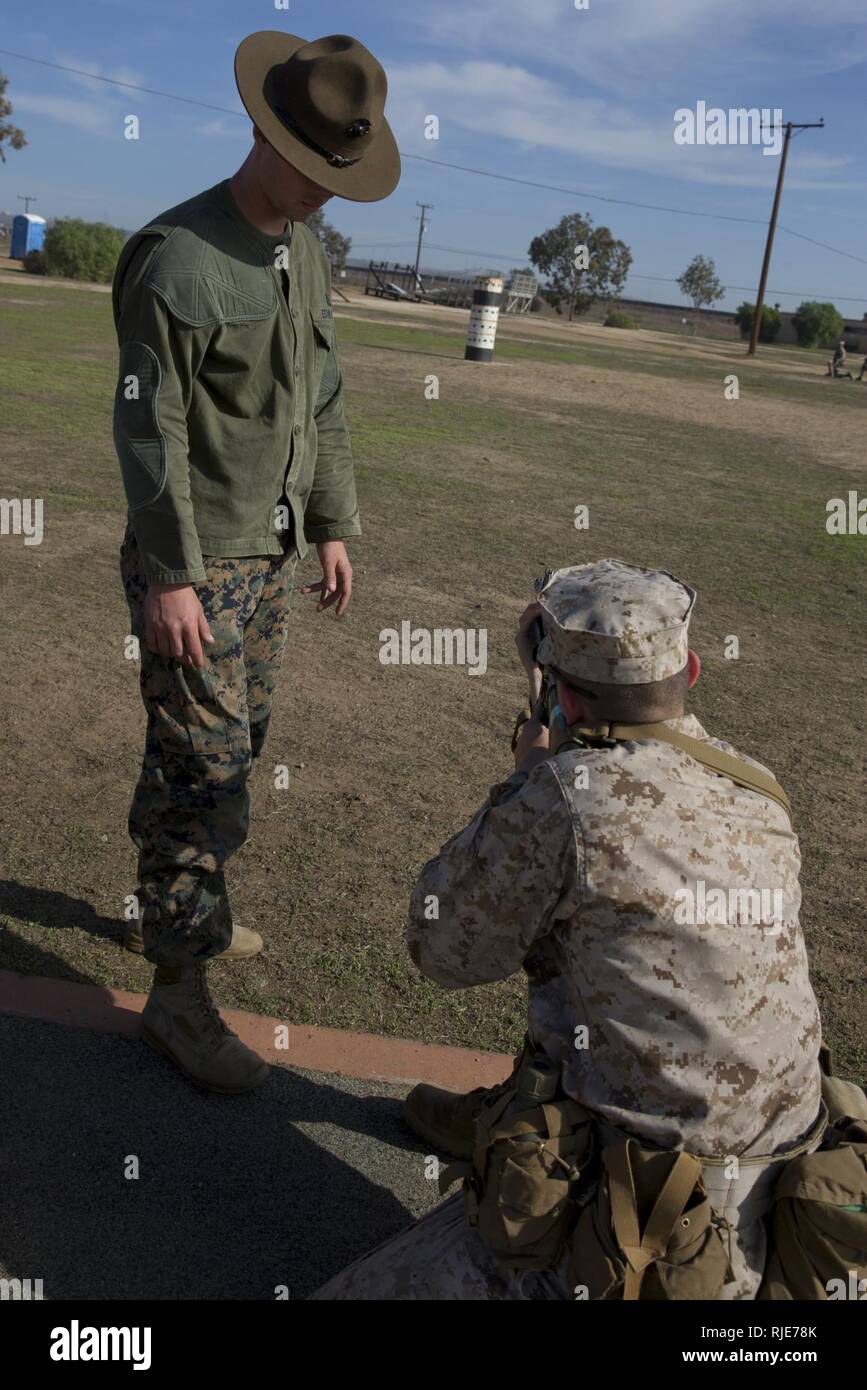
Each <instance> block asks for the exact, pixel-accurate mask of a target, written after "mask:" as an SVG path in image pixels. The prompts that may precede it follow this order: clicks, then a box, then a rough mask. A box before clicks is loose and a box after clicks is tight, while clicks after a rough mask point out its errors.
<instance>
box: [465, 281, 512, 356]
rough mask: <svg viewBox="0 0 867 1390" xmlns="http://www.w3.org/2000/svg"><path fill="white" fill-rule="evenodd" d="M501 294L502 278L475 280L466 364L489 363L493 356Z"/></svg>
mask: <svg viewBox="0 0 867 1390" xmlns="http://www.w3.org/2000/svg"><path fill="white" fill-rule="evenodd" d="M502 293H503V280H502V276H498V275H487V276H484V277H482V278H481V279H479V280H477V281H476V283H475V287H474V289H473V307H472V308H471V310H470V326H469V328H468V329H467V347H466V352H465V353H464V360H465V361H466V362H490V361H491V360H492V358H493V356H494V340H495V338H496V336H497V320H498V319H499V317H500V299H501V297H502Z"/></svg>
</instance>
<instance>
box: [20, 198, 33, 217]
mask: <svg viewBox="0 0 867 1390" xmlns="http://www.w3.org/2000/svg"><path fill="white" fill-rule="evenodd" d="M18 201H19V203H23V204H24V213H25V216H26V215H27V213H28V212H29V211H30V204H31V203H35V202H36V194H35V193H19V194H18Z"/></svg>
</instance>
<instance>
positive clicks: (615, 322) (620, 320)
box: [603, 309, 638, 328]
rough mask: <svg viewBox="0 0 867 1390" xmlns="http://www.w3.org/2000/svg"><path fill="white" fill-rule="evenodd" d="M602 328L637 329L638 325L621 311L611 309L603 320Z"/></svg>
mask: <svg viewBox="0 0 867 1390" xmlns="http://www.w3.org/2000/svg"><path fill="white" fill-rule="evenodd" d="M603 327H604V328H637V327H638V324H637V323H636V322H635V319H632V318H630V317H629V315H628V314H625V313H624V312H623V310H622V309H611V310H610V312H609V313H608V315H607V317H606V319H605V322H604V324H603Z"/></svg>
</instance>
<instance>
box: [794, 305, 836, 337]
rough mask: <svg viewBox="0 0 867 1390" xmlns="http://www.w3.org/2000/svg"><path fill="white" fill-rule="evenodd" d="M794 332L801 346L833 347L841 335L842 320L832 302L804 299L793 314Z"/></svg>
mask: <svg viewBox="0 0 867 1390" xmlns="http://www.w3.org/2000/svg"><path fill="white" fill-rule="evenodd" d="M794 323H795V332H796V333H797V335H798V342H799V343H800V344H801V347H807V348H811V347H817V346H818V347H833V345H834V344H835V343H839V341H840V339H841V338H842V336H843V320H842V318H841V316H840V314H839V313H838V312H837V308H836V306H835V305H834V304H821V303H819V301H818V300H816V299H805V300H804V302H803V304H799V305H798V308H797V310H796V311H795V316H794Z"/></svg>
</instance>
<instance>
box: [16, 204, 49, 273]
mask: <svg viewBox="0 0 867 1390" xmlns="http://www.w3.org/2000/svg"><path fill="white" fill-rule="evenodd" d="M44 240H45V218H44V217H37V216H36V213H35V212H19V213H18V216H17V217H15V218H14V220H13V222H12V245H11V246H10V248H9V256H10V259H12V260H13V261H23V260H24V257H25V256H26V255H27V252H28V251H41V249H42V243H43V242H44Z"/></svg>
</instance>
